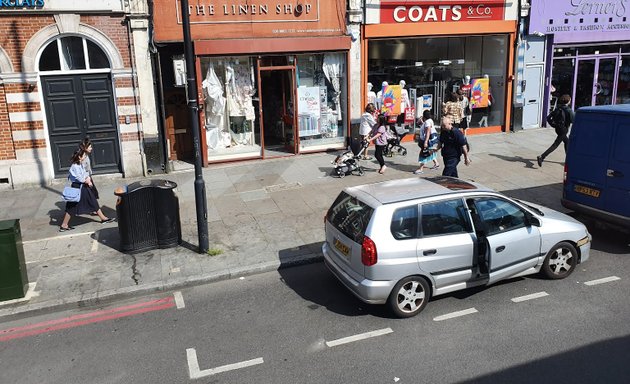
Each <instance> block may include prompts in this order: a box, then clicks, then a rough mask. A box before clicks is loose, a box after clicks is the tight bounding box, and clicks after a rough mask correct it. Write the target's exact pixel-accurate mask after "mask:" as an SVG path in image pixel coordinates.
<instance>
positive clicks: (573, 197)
mask: <svg viewBox="0 0 630 384" xmlns="http://www.w3.org/2000/svg"><path fill="white" fill-rule="evenodd" d="M562 206H563V207H565V208H567V209H570V210H572V211H576V212H579V213H582V214H585V215H586V216H591V217H593V218H595V219H598V220H601V221H604V222H608V223H611V224H616V225H619V226H621V227H623V228H625V229H630V105H628V104H622V105H606V106H596V107H583V108H580V109H578V111H577V113H576V115H575V122H574V123H573V127H572V128H571V135H570V138H569V148H568V149H567V159H566V162H565V166H564V188H563V193H562Z"/></svg>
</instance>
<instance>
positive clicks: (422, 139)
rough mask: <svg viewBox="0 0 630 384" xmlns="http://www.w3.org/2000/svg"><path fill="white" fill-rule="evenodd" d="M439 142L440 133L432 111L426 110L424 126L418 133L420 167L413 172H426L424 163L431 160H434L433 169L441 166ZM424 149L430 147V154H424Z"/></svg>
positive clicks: (423, 120) (423, 114) (423, 116)
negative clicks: (438, 156)
mask: <svg viewBox="0 0 630 384" xmlns="http://www.w3.org/2000/svg"><path fill="white" fill-rule="evenodd" d="M437 144H438V134H437V130H436V129H435V124H434V123H433V119H432V118H431V111H429V110H425V111H424V112H423V113H422V126H421V127H420V133H419V134H418V147H420V155H418V163H419V164H420V168H418V169H416V170H415V171H414V172H413V173H415V174H416V175H419V174H421V173H424V165H425V164H426V163H428V162H429V161H433V166H432V167H431V169H438V168H440V163H439V162H438V160H437ZM423 149H428V155H426V154H425V155H426V156H422V151H423Z"/></svg>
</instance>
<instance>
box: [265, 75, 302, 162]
mask: <svg viewBox="0 0 630 384" xmlns="http://www.w3.org/2000/svg"><path fill="white" fill-rule="evenodd" d="M259 78H260V96H261V97H260V121H261V122H262V132H263V140H262V144H263V157H265V158H268V157H275V156H286V155H287V154H294V153H296V148H297V143H296V137H297V135H296V132H295V126H296V123H295V113H294V111H295V100H294V90H295V86H294V84H293V78H294V69H293V68H283V69H277V68H274V69H262V68H261V69H260V71H259Z"/></svg>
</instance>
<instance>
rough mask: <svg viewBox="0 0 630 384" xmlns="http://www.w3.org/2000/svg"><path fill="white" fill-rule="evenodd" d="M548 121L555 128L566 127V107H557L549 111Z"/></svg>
mask: <svg viewBox="0 0 630 384" xmlns="http://www.w3.org/2000/svg"><path fill="white" fill-rule="evenodd" d="M547 122H548V123H549V125H551V126H552V127H553V128H560V129H564V128H566V127H567V125H566V113H565V111H564V109H563V108H562V107H557V108H556V109H554V110H553V111H551V113H549V116H547Z"/></svg>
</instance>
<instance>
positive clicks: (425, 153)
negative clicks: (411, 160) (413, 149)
mask: <svg viewBox="0 0 630 384" xmlns="http://www.w3.org/2000/svg"><path fill="white" fill-rule="evenodd" d="M429 156H431V150H430V149H429V148H423V149H422V151H420V157H422V158H425V157H429Z"/></svg>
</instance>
